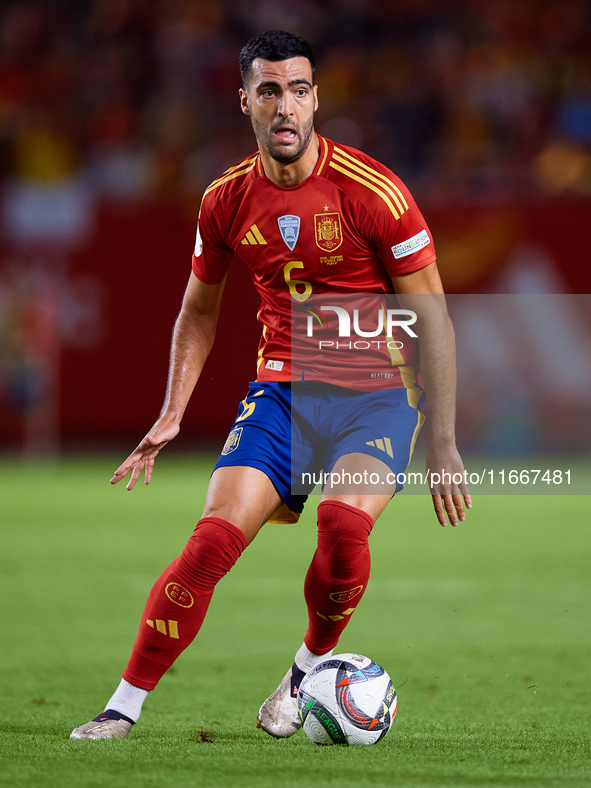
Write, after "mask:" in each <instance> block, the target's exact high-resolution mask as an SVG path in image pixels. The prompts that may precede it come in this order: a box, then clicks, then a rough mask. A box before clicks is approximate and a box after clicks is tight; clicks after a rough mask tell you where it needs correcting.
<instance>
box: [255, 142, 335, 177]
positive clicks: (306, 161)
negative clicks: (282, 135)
mask: <svg viewBox="0 0 591 788" xmlns="http://www.w3.org/2000/svg"><path fill="white" fill-rule="evenodd" d="M259 151H260V154H261V162H262V164H263V169H264V171H265V175H266V176H267V178H268V179H269V180H270V181H272V182H273V183H274V184H276V185H277V186H282V187H284V188H285V187H290V186H299V185H300V183H303V182H304V181H305V180H306V178H309V177H310V175H312V173H313V172H314V167H315V166H316V162H317V161H318V157H319V156H320V140H319V139H318V135H317V134H316V132H314V134H313V136H312V139H311V140H310V144H309V145H308V147H307V149H306V151H305V153H304V154H303V155H302V156H300V158H299V159H298V160H297V161H294V162H291V163H290V164H282V163H281V162H279V161H275V159H274V158H273V157H272V156H269V154H268V153H267V151H266V150H263V149H262V148H261V146H260V145H259Z"/></svg>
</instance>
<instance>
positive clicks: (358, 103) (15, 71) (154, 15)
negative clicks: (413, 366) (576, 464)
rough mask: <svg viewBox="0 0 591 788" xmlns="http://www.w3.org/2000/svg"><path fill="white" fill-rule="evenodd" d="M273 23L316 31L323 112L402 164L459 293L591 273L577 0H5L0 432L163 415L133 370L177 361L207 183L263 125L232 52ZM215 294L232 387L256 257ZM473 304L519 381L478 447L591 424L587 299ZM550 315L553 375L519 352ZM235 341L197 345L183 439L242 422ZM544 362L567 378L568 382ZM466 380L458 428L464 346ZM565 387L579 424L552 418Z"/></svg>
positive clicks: (479, 325)
mask: <svg viewBox="0 0 591 788" xmlns="http://www.w3.org/2000/svg"><path fill="white" fill-rule="evenodd" d="M274 28H282V29H286V30H290V31H293V32H295V33H299V34H300V35H302V36H304V37H305V38H307V39H308V40H309V41H311V43H312V44H313V46H314V49H315V51H316V55H317V59H318V71H317V81H318V83H319V96H320V110H319V112H318V116H317V122H316V127H317V129H318V130H319V131H320V132H321V133H322V134H324V135H325V136H327V137H330V138H332V139H334V140H336V141H338V142H341V143H345V144H349V145H352V146H354V147H359V148H362V149H363V150H365V151H366V152H367V153H369V154H371V155H373V156H374V157H376V158H377V159H379V160H381V161H383V162H384V163H385V164H387V165H388V166H390V167H391V168H392V169H393V170H394V171H395V172H396V173H397V174H398V175H400V176H401V177H402V178H403V179H404V180H405V181H406V182H407V183H408V185H409V186H410V187H411V189H412V191H413V193H414V194H415V196H416V197H417V199H418V201H419V204H420V206H421V208H422V210H423V212H424V213H425V215H426V218H427V221H428V222H429V224H430V227H431V229H432V230H433V232H434V235H435V238H436V245H437V251H438V264H439V268H440V271H441V273H442V277H443V280H444V283H445V287H446V290H447V292H448V293H478V292H481V293H483V292H484V293H522V294H535V293H565V292H569V291H570V292H571V293H584V292H589V288H590V287H591V269H590V268H589V266H588V265H587V264H582V250H588V249H589V247H590V245H591V199H590V198H591V3H589V2H588V0H486V2H481V3H477V2H473V1H470V0H0V451H5V450H8V451H22V453H24V454H25V455H32V456H38V455H42V454H52V453H55V452H56V451H57V450H58V448H59V446H60V445H62V444H64V443H66V444H67V445H71V446H75V445H80V444H81V443H85V442H87V444H88V445H98V444H99V443H101V442H104V443H106V444H113V443H116V442H118V441H122V440H124V439H125V440H129V442H131V441H132V440H135V439H136V438H137V435H138V434H141V431H142V430H144V429H145V428H146V426H147V425H148V424H149V423H151V421H150V420H151V419H152V418H153V416H154V414H155V413H156V412H157V409H158V407H159V403H160V398H161V396H162V391H161V388H162V385H163V383H162V381H161V380H160V378H159V377H158V375H156V374H154V375H150V376H148V377H146V374H145V369H146V365H147V363H148V360H150V361H151V360H152V359H156V360H158V363H159V364H160V365H161V366H162V370H161V376H162V380H163V379H164V375H165V365H166V359H167V354H168V337H169V335H170V326H171V324H172V322H173V320H174V315H175V312H176V309H177V308H178V303H179V301H180V296H181V293H182V289H183V287H184V285H185V282H186V278H187V276H188V271H189V265H190V253H191V250H192V247H193V239H194V233H195V220H196V217H197V212H198V207H199V202H200V199H201V195H202V193H203V191H204V189H205V188H206V187H207V185H208V184H209V183H210V182H211V181H212V180H213V179H214V178H215V177H218V176H219V175H220V173H221V172H223V170H225V169H226V168H227V167H229V166H231V165H232V164H234V163H235V162H236V161H238V160H240V159H241V158H243V157H244V156H247V155H248V154H249V153H251V152H252V150H253V149H254V140H253V136H252V130H251V127H250V123H249V121H248V119H247V118H245V117H243V116H242V115H241V114H240V111H239V105H238V95H237V91H238V88H239V87H240V82H239V72H238V64H237V60H238V53H239V51H240V48H241V47H242V45H243V44H244V43H245V42H246V41H247V40H248V39H249V38H250V37H252V36H254V35H256V34H258V33H260V32H262V31H263V30H269V29H274ZM587 257H588V253H587ZM499 277H500V278H499ZM224 299H225V300H224V304H225V307H224V308H225V309H227V310H228V311H229V312H231V313H232V315H233V318H234V320H236V321H238V322H237V323H236V324H240V325H241V327H242V328H241V331H240V337H239V341H238V342H237V338H236V336H235V335H234V334H232V333H231V332H230V329H228V332H229V333H228V334H227V335H225V336H224V333H223V332H224V331H225V330H226V329H225V328H224V325H225V324H224V321H220V329H219V333H220V334H221V336H220V339H219V341H218V343H217V347H220V346H222V347H223V346H225V347H231V348H232V361H231V363H232V375H231V378H232V382H235V385H240V381H241V380H247V379H248V378H249V377H250V376H251V374H252V359H253V357H254V348H255V347H256V342H257V340H258V336H259V332H260V327H259V326H258V325H257V324H256V321H255V320H254V314H255V313H256V308H257V307H256V304H257V300H256V297H255V295H254V293H253V292H252V287H251V286H250V283H249V278H248V272H247V271H246V269H242V268H241V267H240V266H236V267H235V268H234V271H233V276H232V278H231V281H229V282H228V286H227V288H226V293H225V296H224ZM532 303H533V302H532ZM466 304H467V306H466V307H465V311H464V312H462V313H461V314H458V315H457V320H458V325H463V326H464V334H465V336H466V337H467V338H468V339H470V338H473V337H475V336H477V337H479V338H480V342H481V345H482V347H484V345H485V344H486V345H487V348H488V350H489V351H490V352H488V353H484V352H482V347H480V346H479V347H478V348H477V350H476V351H474V348H472V351H473V353H472V355H475V356H477V357H478V359H480V361H482V359H487V363H488V364H489V369H488V374H489V377H488V378H486V380H489V379H492V380H495V381H505V380H506V379H507V375H508V369H510V368H511V369H512V372H511V375H512V379H514V380H515V381H516V383H515V385H514V386H513V388H510V389H507V387H505V388H504V391H505V392H507V391H509V394H510V395H511V396H510V398H509V399H510V402H509V405H507V401H508V400H507V397H506V396H505V399H503V397H501V396H499V395H498V392H497V389H496V388H495V386H493V385H492V384H491V385H490V386H489V387H488V396H489V400H490V409H491V413H492V415H491V416H490V425H491V426H490V429H489V428H488V427H487V428H486V429H484V428H483V427H482V425H481V424H480V422H479V427H478V430H477V431H476V432H477V433H478V435H477V437H476V438H475V439H474V440H473V441H472V446H473V449H474V450H476V449H478V448H480V450H485V449H487V448H490V447H491V446H492V445H493V444H494V441H493V443H491V440H492V439H491V440H489V438H488V437H487V435H493V434H494V435H499V434H501V433H500V432H499V430H500V429H501V427H502V425H506V424H509V425H510V428H509V429H505V431H504V432H503V435H505V437H504V438H503V441H504V445H506V446H507V447H510V446H514V448H515V447H516V446H517V444H519V446H520V447H521V448H528V447H529V448H535V447H538V448H540V447H543V446H563V447H564V446H566V447H567V448H569V449H571V448H572V449H574V448H581V447H587V446H588V439H589V436H590V435H591V399H590V397H591V394H589V392H591V388H590V387H589V380H591V369H589V367H588V358H589V353H588V348H589V347H591V344H589V343H591V326H590V325H589V315H591V311H590V310H589V308H588V301H578V302H575V301H572V302H568V304H569V306H567V307H565V306H564V305H563V306H562V308H560V309H552V310H544V311H548V312H549V314H550V315H552V316H553V321H554V322H553V323H552V325H551V326H549V325H548V324H546V325H545V329H544V331H538V330H534V329H537V327H538V323H537V322H536V319H535V315H533V317H532V315H531V314H530V313H532V310H531V309H530V310H529V312H528V310H525V312H527V314H528V315H530V317H529V318H528V320H525V318H524V320H525V322H523V321H522V323H520V324H519V325H517V324H515V323H511V322H507V316H506V315H505V316H504V317H503V316H501V317H499V314H501V313H502V312H503V309H505V311H506V307H505V306H504V305H503V306H502V308H500V309H501V312H500V313H499V314H497V313H494V314H493V313H492V312H491V313H490V314H489V313H488V312H487V311H486V310H484V309H483V308H481V307H482V303H481V302H479V305H478V308H472V306H471V302H466ZM147 305H149V306H147ZM462 308H464V307H462ZM466 310H467V311H466ZM535 311H536V310H535V309H534V310H533V313H535ZM579 312H581V313H582V315H583V318H580V315H579ZM147 313H149V319H147V317H146V315H147ZM485 313H486V314H485ZM466 315H468V317H469V318H470V319H469V320H468V318H467V317H466ZM495 315H496V317H495ZM585 316H586V322H585ZM581 320H583V323H582V324H581V325H580V323H581ZM249 321H250V322H249ZM528 321H529V322H528ZM526 324H527V325H526ZM507 325H511V327H512V328H511V331H508V332H507V331H506V332H505V333H504V334H503V331H502V330H501V329H502V327H503V326H507ZM130 326H134V327H135V328H136V329H137V327H138V326H140V327H141V330H140V331H137V330H136V331H135V333H134V335H133V343H132V350H131V351H130V350H129V348H128V345H129V344H130V343H129V342H127V341H125V342H122V341H121V338H122V337H125V338H126V340H127V338H128V336H129V332H130ZM526 329H527V330H526ZM528 332H529V333H528ZM530 334H531V336H532V337H534V339H531V341H530V340H527V341H526V339H525V337H526V335H527V336H529V335H530ZM549 334H551V335H552V336H559V337H562V338H563V340H564V341H563V344H562V345H561V346H560V348H561V349H559V350H557V349H556V348H555V350H554V353H553V358H554V359H556V358H557V357H560V359H561V360H562V362H563V368H561V369H562V371H561V372H560V374H558V372H557V371H556V370H555V373H554V377H553V378H552V375H546V376H545V377H544V376H542V377H543V380H542V381H541V382H540V379H539V375H538V372H539V370H545V369H546V366H545V365H544V364H542V365H541V366H539V369H538V368H536V370H535V374H534V373H533V372H532V373H531V374H530V372H531V369H530V368H531V366H532V365H529V366H528V365H527V364H522V363H519V364H516V365H514V367H515V368H514V369H513V368H512V367H511V365H509V364H508V361H507V359H508V358H509V357H511V358H513V359H515V358H519V359H523V358H538V357H540V353H542V356H543V357H544V358H545V357H546V356H547V347H546V345H547V336H548V335H549ZM573 337H574V338H576V341H574V340H573ZM583 337H585V338H584V339H583ZM224 343H225V344H224ZM528 343H529V344H528ZM532 343H533V344H532ZM534 345H535V348H534V349H537V350H536V352H534V350H532V348H533V347H534ZM470 347H471V346H470V345H469V344H468V345H467V346H466V348H465V349H464V350H463V351H462V358H464V357H465V358H468V357H470V352H469V351H470ZM563 347H566V348H567V350H565V351H563V350H562V348H563ZM537 351H540V353H538V352H537ZM567 351H568V352H567ZM536 353H537V355H536ZM544 353H546V356H544ZM241 354H242V355H241ZM491 354H492V355H491ZM212 357H215V352H214V354H212ZM585 358H586V359H587V361H586V362H585V363H582V361H583V362H584V360H585ZM475 363H476V362H474V364H475ZM225 364H226V361H225V360H224V358H223V357H222V356H218V357H217V360H216V359H215V358H210V360H209V361H208V365H209V366H208V367H207V370H206V372H207V374H204V376H203V378H202V380H201V381H200V383H199V386H200V390H199V402H200V405H201V407H200V408H195V409H193V410H190V411H188V412H187V417H186V418H185V422H184V424H185V427H184V434H185V435H189V437H190V438H191V439H193V440H202V439H203V438H204V437H209V438H211V439H212V440H213V439H215V441H219V440H220V438H221V437H223V435H224V431H225V430H226V428H227V425H228V424H229V423H231V420H232V418H233V414H234V411H235V402H236V401H237V396H238V394H237V393H236V391H235V388H234V387H233V386H232V385H228V373H227V369H226V367H225ZM472 366H473V365H471V367H472ZM485 377H486V376H483V375H482V374H481V375H480V379H481V382H482V380H484V379H485ZM550 379H554V380H560V381H561V382H562V381H564V380H566V379H570V380H571V381H573V380H577V381H578V383H577V385H571V386H570V388H569V395H568V398H567V399H568V402H566V405H565V399H564V397H563V396H562V394H563V391H562V388H561V389H560V397H559V396H558V393H557V390H556V389H555V387H554V388H553V387H552V386H551V385H550V386H548V385H546V382H547V381H548V380H550ZM460 382H461V386H460V389H461V391H462V392H463V395H464V400H465V401H460V403H459V404H460V407H459V414H460V424H459V426H460V428H461V427H462V421H461V420H462V419H464V421H467V422H469V421H470V418H469V414H470V408H469V403H470V401H478V402H482V401H483V399H482V397H483V396H484V395H482V393H481V392H480V393H479V391H478V390H476V391H475V390H474V386H475V385H476V384H477V381H476V380H475V376H474V375H473V374H472V368H469V369H468V370H467V374H466V375H465V377H464V378H462V366H461V365H460ZM471 387H472V388H471ZM534 389H535V391H536V392H537V396H539V397H541V399H540V402H538V403H534V402H533V401H532V398H531V391H532V390H534ZM124 392H129V394H124ZM523 392H526V395H524V394H523ZM126 396H129V397H131V399H132V400H133V403H134V404H133V407H132V408H131V407H127V408H122V407H121V402H122V398H123V399H125V397H126ZM565 396H566V395H565ZM561 397H562V399H561ZM470 398H472V399H470ZM544 398H545V399H544ZM466 402H467V403H468V405H467V404H466ZM495 409H496V410H495ZM507 411H510V418H508V416H507ZM526 411H527V412H528V413H529V415H528V416H527V419H529V421H528V420H527V419H526V418H525V416H524V415H523V414H524V413H525V412H526ZM557 411H560V412H562V413H563V414H565V417H566V418H567V421H568V424H566V422H565V420H564V419H562V420H560V419H557V418H555V417H553V418H552V419H551V420H550V422H549V419H548V413H552V414H556V412H557ZM532 414H533V416H532ZM581 414H584V415H583V416H581ZM480 415H482V414H480ZM581 419H582V420H581ZM517 421H519V422H520V424H521V427H520V428H519V429H517V428H516V427H515V424H516V423H517ZM530 422H531V424H533V425H534V427H531V424H530ZM549 423H551V425H552V429H548V424H549ZM528 424H530V426H529V427H528V426H527V425H528ZM499 425H501V426H499ZM524 425H525V427H524ZM565 425H566V426H565ZM585 425H586V426H585ZM503 429H504V428H503ZM507 435H510V436H512V437H511V439H510V440H509V439H508V438H507V437H506V436H507ZM516 435H517V436H518V437H519V436H521V437H520V438H519V440H518V441H517V442H516V439H515V436H516ZM133 436H135V437H133ZM539 436H543V440H542V439H541V438H540V437H539ZM565 436H566V437H565ZM495 440H496V438H495ZM494 445H496V444H494Z"/></svg>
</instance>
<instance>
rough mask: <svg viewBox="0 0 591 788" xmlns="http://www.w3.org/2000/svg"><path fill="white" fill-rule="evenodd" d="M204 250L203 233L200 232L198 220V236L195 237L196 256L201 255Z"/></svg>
mask: <svg viewBox="0 0 591 788" xmlns="http://www.w3.org/2000/svg"><path fill="white" fill-rule="evenodd" d="M202 251H203V241H202V240H201V233H200V232H199V222H197V237H196V238H195V257H200V255H201V252H202Z"/></svg>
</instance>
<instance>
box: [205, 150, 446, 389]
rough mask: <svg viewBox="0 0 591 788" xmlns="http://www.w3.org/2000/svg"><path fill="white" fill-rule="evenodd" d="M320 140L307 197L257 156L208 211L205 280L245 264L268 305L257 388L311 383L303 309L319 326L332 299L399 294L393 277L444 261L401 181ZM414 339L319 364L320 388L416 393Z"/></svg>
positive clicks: (208, 201) (231, 175) (209, 194)
mask: <svg viewBox="0 0 591 788" xmlns="http://www.w3.org/2000/svg"><path fill="white" fill-rule="evenodd" d="M319 141H320V156H319V158H318V162H317V164H316V166H315V168H314V171H313V173H312V174H311V175H310V176H309V177H308V178H307V179H306V180H305V181H304V182H303V183H301V184H299V185H298V186H294V187H291V188H282V187H280V186H277V185H275V184H274V183H272V182H271V181H270V180H269V179H268V178H267V177H266V176H265V173H264V171H263V167H262V164H261V159H260V155H259V153H255V154H253V155H252V156H249V157H248V158H246V159H244V160H243V161H241V162H240V163H239V164H237V165H235V166H234V167H231V168H230V169H229V170H227V171H226V172H225V173H224V174H223V175H222V176H221V177H220V178H218V179H217V180H216V181H214V182H213V183H212V184H211V186H209V188H208V189H207V190H206V192H205V194H204V197H203V201H202V204H201V210H200V214H199V223H198V227H197V241H196V244H195V253H194V255H193V271H194V273H195V275H196V276H197V278H198V279H200V280H201V281H202V282H205V283H207V284H216V283H218V282H221V281H222V279H223V278H224V277H225V275H226V273H227V270H228V266H229V264H230V262H231V260H232V257H233V256H234V255H235V254H236V255H238V257H240V258H241V259H242V260H243V261H244V262H245V263H246V264H247V265H248V267H249V268H250V269H251V270H252V272H253V276H254V284H255V287H256V289H257V291H258V293H259V294H260V297H261V308H260V310H259V312H258V315H257V317H258V320H259V322H260V323H261V324H262V326H263V332H262V337H261V341H260V344H259V352H258V361H257V380H261V381H264V380H274V381H290V380H292V379H301V368H302V364H301V363H299V364H297V365H296V364H294V365H293V369H292V363H291V362H292V353H291V351H292V337H293V331H294V319H295V315H296V314H297V309H299V310H300V314H301V313H302V309H304V310H305V307H306V301H308V299H311V300H310V301H309V304H310V305H311V304H313V303H314V304H315V305H316V306H315V309H314V310H312V311H311V312H310V310H308V311H309V313H310V314H314V315H315V314H317V313H318V304H319V303H320V301H319V300H318V298H317V297H318V296H322V295H325V294H326V295H327V296H335V297H339V298H341V299H342V298H343V296H345V295H347V294H350V295H351V297H352V298H353V297H354V296H355V295H356V294H370V293H375V294H387V293H393V292H394V288H393V286H392V282H391V279H390V277H392V276H397V275H399V274H406V273H409V272H411V271H416V270H418V269H419V268H423V267H425V266H427V265H429V264H430V263H432V262H433V261H434V260H435V249H434V245H433V238H432V236H431V233H430V232H429V229H428V228H427V225H426V223H425V220H424V219H423V216H422V214H421V212H420V211H419V209H418V208H417V206H416V203H415V201H414V200H413V198H412V196H411V194H410V192H409V191H408V189H407V188H406V186H405V185H404V184H403V183H402V181H401V180H400V179H399V178H397V176H396V175H394V173H392V172H391V171H390V170H389V169H388V168H387V167H385V166H384V165H382V164H380V163H379V162H377V161H375V160H374V159H372V158H371V157H370V156H367V155H366V154H364V153H362V152H360V151H358V150H355V149H353V148H349V147H347V146H345V145H339V144H336V143H333V142H331V141H330V140H327V139H324V138H323V137H320V136H319ZM341 302H342V301H341ZM326 303H330V300H328V301H327V302H326ZM333 303H336V302H333ZM293 307H297V309H296V312H295V313H294V309H293ZM323 315H324V313H323ZM332 317H334V318H336V315H335V314H334V310H333V314H332ZM325 322H327V321H326V320H325ZM374 325H375V319H374ZM393 336H394V337H396V336H397V335H396V334H395V333H393ZM354 339H355V338H354ZM404 340H405V341H404V342H399V343H398V345H403V348H402V349H398V347H397V344H396V343H393V344H394V347H393V348H392V347H390V348H388V347H387V346H386V343H385V342H381V343H380V342H377V341H376V342H372V343H368V344H369V345H370V348H369V350H368V349H365V350H364V352H363V354H361V356H359V353H358V354H357V359H356V360H355V361H352V357H349V358H347V359H345V357H343V356H342V354H341V356H339V355H338V353H336V351H335V353H333V354H332V356H331V357H330V358H329V359H328V361H327V358H326V356H323V358H324V362H323V361H322V359H320V358H319V357H317V358H315V359H314V362H313V364H312V366H313V367H314V371H313V374H311V375H310V376H309V377H310V378H313V379H315V380H319V379H320V380H324V381H327V382H330V383H334V384H336V385H344V386H347V387H349V388H354V389H361V390H370V389H373V388H376V387H377V386H379V387H380V388H383V387H384V386H388V387H400V386H405V387H406V388H414V384H415V381H416V379H417V374H418V369H417V364H418V346H417V343H416V340H414V341H412V340H410V341H407V340H409V337H408V336H407V334H404ZM343 344H344V342H343ZM390 344H391V345H392V343H390ZM341 358H343V359H344V360H343V361H341ZM359 358H361V359H362V360H361V362H359ZM300 361H301V360H300ZM323 363H324V368H322V369H321V368H319V367H322V365H323ZM303 366H304V367H305V366H306V364H305V363H304V364H303ZM308 366H310V365H308ZM296 367H297V369H296Z"/></svg>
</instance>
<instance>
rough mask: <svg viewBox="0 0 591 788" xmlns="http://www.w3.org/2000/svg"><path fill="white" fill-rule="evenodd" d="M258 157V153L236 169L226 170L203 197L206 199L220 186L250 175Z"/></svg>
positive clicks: (235, 167) (235, 166)
mask: <svg viewBox="0 0 591 788" xmlns="http://www.w3.org/2000/svg"><path fill="white" fill-rule="evenodd" d="M258 155H259V154H258V153H255V155H254V156H251V157H250V159H246V160H245V161H241V162H240V164H235V165H234V167H230V169H228V170H226V172H225V173H224V174H223V175H221V176H220V177H219V178H218V179H217V180H215V181H213V183H211V184H210V185H209V186H208V187H207V189H206V190H205V193H204V194H203V196H204V197H205V195H206V194H209V193H210V192H212V191H213V190H214V189H217V188H218V186H222V185H223V184H224V183H227V182H228V181H231V180H233V179H234V178H239V177H240V176H241V175H246V174H247V173H249V172H250V171H251V170H252V168H253V167H254V166H255V164H256V163H257V157H258Z"/></svg>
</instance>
